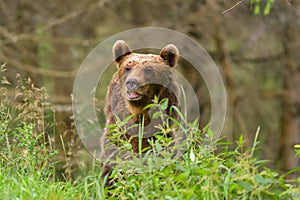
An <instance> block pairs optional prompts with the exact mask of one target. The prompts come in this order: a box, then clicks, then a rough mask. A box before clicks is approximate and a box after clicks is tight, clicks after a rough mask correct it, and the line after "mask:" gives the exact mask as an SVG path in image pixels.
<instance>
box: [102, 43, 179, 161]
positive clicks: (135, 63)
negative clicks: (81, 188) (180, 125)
mask: <svg viewBox="0 0 300 200" xmlns="http://www.w3.org/2000/svg"><path fill="white" fill-rule="evenodd" d="M113 55H114V59H115V62H116V65H117V68H118V71H117V72H116V73H115V74H114V75H113V78H112V80H111V83H110V85H109V87H108V91H107V99H106V105H105V114H106V126H108V127H109V125H112V124H115V123H116V116H117V117H118V118H120V119H121V120H124V119H125V118H127V117H128V116H130V115H131V116H132V118H130V120H129V121H128V122H127V127H130V126H132V125H134V124H139V123H141V119H142V118H143V119H144V125H145V127H144V132H145V134H144V135H143V136H144V137H143V139H142V148H146V147H147V146H149V144H148V139H149V138H150V137H152V136H153V134H154V133H156V132H157V131H158V129H157V128H156V125H158V124H160V123H161V119H152V114H153V112H155V111H152V110H151V109H144V108H145V106H147V105H148V104H150V103H152V101H153V99H154V96H157V97H158V99H159V101H160V100H162V99H165V98H167V99H168V108H167V109H166V112H167V113H168V115H170V117H173V118H175V119H178V114H177V113H176V112H175V111H173V112H172V113H170V112H169V110H170V108H171V106H177V107H179V101H178V96H179V92H180V90H179V86H178V83H177V82H176V80H175V75H174V73H173V70H172V69H173V68H175V67H176V65H177V61H178V59H179V51H178V49H177V47H176V46H175V45H173V44H169V45H167V46H165V47H164V48H163V49H162V50H161V51H160V54H159V55H154V54H139V53H133V52H132V51H131V50H130V48H129V46H128V44H127V43H126V42H124V41H123V40H118V41H116V43H115V44H114V46H113ZM170 121H171V120H170ZM170 123H172V122H170ZM108 134H109V129H106V130H105V132H104V134H103V136H102V139H101V146H102V151H103V152H102V158H104V159H105V158H109V157H111V156H112V154H114V153H115V152H113V151H114V150H115V149H114V148H110V147H108V146H109V145H107V144H109V143H110V141H109V139H107V137H108ZM137 135H138V127H136V128H131V129H128V130H127V132H126V137H125V138H126V139H128V140H129V138H130V143H131V146H132V150H133V152H136V153H137V152H138V141H139V140H138V137H137ZM169 137H172V138H173V140H174V141H176V140H177V139H178V141H180V140H179V138H177V137H179V136H176V134H175V131H172V132H171V133H170V134H169ZM175 143H176V142H175ZM116 145H118V144H116Z"/></svg>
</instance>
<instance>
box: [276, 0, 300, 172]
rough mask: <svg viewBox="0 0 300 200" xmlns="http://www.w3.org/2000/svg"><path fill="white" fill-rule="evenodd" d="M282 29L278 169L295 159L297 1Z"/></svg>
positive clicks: (299, 81)
mask: <svg viewBox="0 0 300 200" xmlns="http://www.w3.org/2000/svg"><path fill="white" fill-rule="evenodd" d="M287 16H288V19H287V23H286V27H285V30H284V36H285V37H284V39H285V40H284V42H283V44H284V50H285V56H284V60H282V66H283V68H284V69H283V95H282V98H281V103H282V113H281V135H280V141H279V145H280V152H279V158H280V159H281V163H282V169H283V170H284V171H287V170H290V169H292V168H295V167H297V166H298V164H299V159H298V158H297V157H296V155H295V151H294V150H293V145H294V144H295V143H299V142H300V126H299V119H300V113H299V103H300V95H299V94H300V90H299V88H300V62H299V58H300V51H299V49H300V25H299V23H298V22H297V20H298V19H299V18H300V2H298V1H294V5H292V7H291V10H290V12H289V13H288V14H287Z"/></svg>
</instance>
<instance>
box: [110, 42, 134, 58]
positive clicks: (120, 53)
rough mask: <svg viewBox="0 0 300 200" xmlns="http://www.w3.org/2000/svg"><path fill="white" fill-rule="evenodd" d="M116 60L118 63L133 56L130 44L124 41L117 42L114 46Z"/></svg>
mask: <svg viewBox="0 0 300 200" xmlns="http://www.w3.org/2000/svg"><path fill="white" fill-rule="evenodd" d="M113 54H114V59H115V61H116V62H117V63H118V62H120V60H121V59H122V58H123V57H124V56H126V55H129V54H131V51H130V49H129V47H128V44H127V43H126V42H125V41H124V40H117V41H116V42H115V44H114V46H113Z"/></svg>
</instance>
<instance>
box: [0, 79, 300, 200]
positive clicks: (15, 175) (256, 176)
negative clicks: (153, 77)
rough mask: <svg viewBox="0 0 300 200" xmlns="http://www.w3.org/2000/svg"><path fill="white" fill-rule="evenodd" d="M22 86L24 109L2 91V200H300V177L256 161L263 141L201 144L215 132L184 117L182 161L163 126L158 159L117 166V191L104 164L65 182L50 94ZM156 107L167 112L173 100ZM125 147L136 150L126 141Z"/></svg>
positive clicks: (4, 84)
mask: <svg viewBox="0 0 300 200" xmlns="http://www.w3.org/2000/svg"><path fill="white" fill-rule="evenodd" d="M19 83H20V85H18V86H17V94H18V95H19V96H22V103H21V104H19V105H18V106H15V105H13V104H15V102H13V101H12V100H11V99H12V98H9V97H8V95H7V94H8V93H7V86H8V84H7V82H6V81H5V79H4V78H3V79H2V82H1V85H0V95H1V103H0V197H1V199H51V200H52V199H59V200H61V199H220V200H227V199H228V200H229V199H300V186H299V185H300V178H296V179H293V180H286V179H285V176H284V175H281V174H279V173H277V172H274V171H271V170H270V169H268V168H267V167H266V166H265V164H266V161H264V160H258V159H257V158H255V157H254V156H253V151H254V150H255V148H257V143H258V142H257V141H255V142H254V144H255V146H254V147H253V148H252V149H245V145H244V140H243V137H240V140H239V141H237V142H236V143H235V144H229V143H225V142H223V143H222V142H219V143H218V144H217V146H216V147H214V148H208V147H206V146H203V145H202V142H203V141H202V139H201V138H203V137H202V135H203V133H205V132H207V131H208V130H209V126H208V127H206V128H205V130H201V131H200V130H198V128H197V123H196V122H194V123H187V122H185V121H184V116H183V115H180V116H181V117H182V120H183V122H184V125H181V126H179V128H178V129H179V130H178V131H182V132H187V133H188V138H187V141H186V142H185V143H184V144H183V145H184V147H185V149H186V152H185V153H184V154H183V156H182V158H181V159H171V158H170V157H168V156H165V155H167V152H168V151H166V152H164V151H163V150H162V149H166V150H168V145H169V144H170V141H169V140H167V139H164V137H162V135H164V134H165V133H167V132H168V130H170V128H171V127H168V126H161V127H160V128H161V134H158V135H157V138H158V140H157V141H155V142H153V143H152V144H153V145H152V147H151V149H150V150H152V152H156V153H151V154H150V153H149V154H147V153H146V154H145V155H144V157H143V158H140V157H136V158H133V159H132V160H129V161H126V162H125V161H122V160H120V159H116V166H115V168H114V169H113V171H112V174H111V175H110V177H106V178H109V179H110V180H111V181H112V182H113V184H112V185H111V186H108V187H105V183H106V182H105V180H103V178H102V177H101V171H102V165H101V163H99V161H97V160H93V162H92V163H90V165H91V167H90V169H89V170H88V171H85V172H83V173H82V175H81V176H78V177H77V178H76V179H75V180H74V179H72V180H68V179H67V178H66V180H64V181H59V180H57V178H56V173H57V169H56V167H57V160H55V159H54V158H55V155H57V153H58V151H59V150H56V149H55V148H54V146H55V145H54V144H53V142H52V141H53V140H52V139H53V134H54V133H55V128H54V127H53V123H54V122H53V121H54V119H53V112H51V107H50V105H49V104H48V103H47V98H46V95H45V92H44V90H43V89H38V88H35V87H33V86H32V85H31V83H30V82H28V81H24V80H20V82H19ZM21 83H22V84H21ZM13 99H14V98H13ZM151 106H156V107H158V108H159V110H161V111H163V110H165V109H166V100H164V101H162V102H154V103H153V104H152V105H151ZM163 115H164V114H163V112H161V113H158V114H155V116H154V117H160V116H161V117H164V116H163ZM164 119H165V118H164ZM167 120H171V119H167ZM123 125H124V123H122V122H121V121H120V122H119V123H118V124H117V125H116V126H114V127H113V128H115V129H116V130H118V131H117V132H119V133H120V134H122V131H120V130H122V127H121V126H123ZM141 130H142V129H141ZM257 134H258V133H257ZM114 137H115V138H116V139H117V140H118V141H119V140H120V137H118V136H114ZM119 142H120V143H122V144H124V146H125V150H128V148H129V149H130V145H126V141H119ZM229 146H235V148H233V150H232V148H229ZM149 152H150V151H149ZM157 152H159V153H157ZM164 153H166V154H164ZM299 153H300V152H298V156H299ZM145 163H147V164H145ZM165 163H167V164H165ZM293 171H296V172H298V173H299V171H300V170H299V168H298V169H294V170H293Z"/></svg>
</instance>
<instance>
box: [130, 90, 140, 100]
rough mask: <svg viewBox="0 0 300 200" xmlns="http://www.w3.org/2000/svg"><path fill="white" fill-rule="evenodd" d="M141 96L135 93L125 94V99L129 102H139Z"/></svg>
mask: <svg viewBox="0 0 300 200" xmlns="http://www.w3.org/2000/svg"><path fill="white" fill-rule="evenodd" d="M141 97H142V96H141V95H140V94H139V93H137V92H127V98H128V99H129V100H139V99H140V98H141Z"/></svg>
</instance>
